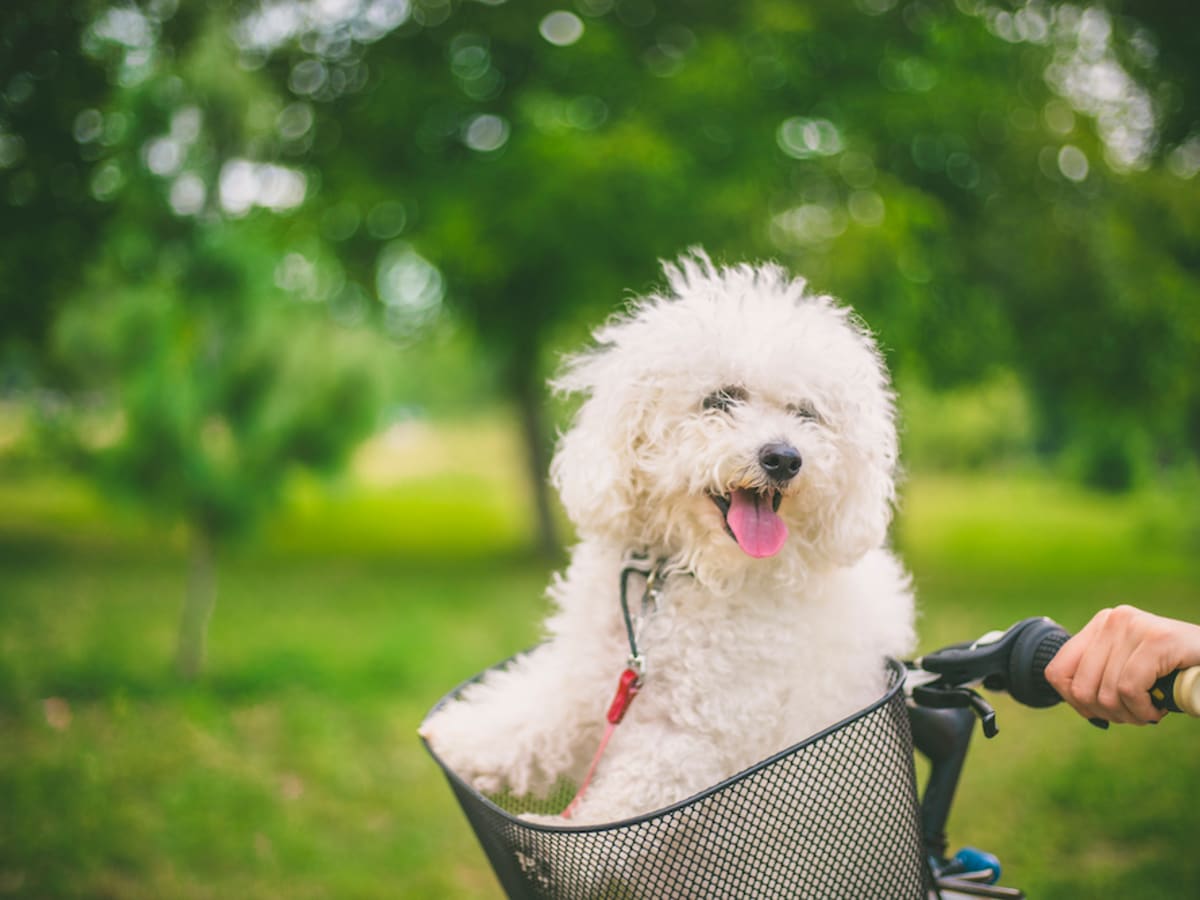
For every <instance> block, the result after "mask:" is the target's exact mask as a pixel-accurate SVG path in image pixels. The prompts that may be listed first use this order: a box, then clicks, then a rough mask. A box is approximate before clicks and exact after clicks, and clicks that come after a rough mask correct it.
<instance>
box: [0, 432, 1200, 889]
mask: <svg viewBox="0 0 1200 900" xmlns="http://www.w3.org/2000/svg"><path fill="white" fill-rule="evenodd" d="M484 431H485V433H486V434H485V438H486V439H488V440H498V441H499V443H498V444H497V447H501V446H504V447H508V446H510V445H509V444H507V443H505V441H506V440H507V438H504V439H500V438H495V437H494V434H495V433H496V432H495V429H493V430H492V431H488V429H484ZM487 434H491V435H493V436H492V437H486V435H487ZM445 437H446V435H445V434H444V433H442V432H438V433H437V434H435V435H425V437H424V438H422V441H421V442H418V443H417V444H411V443H410V444H409V445H405V446H403V447H402V450H403V453H398V456H400V457H401V458H403V459H404V460H408V462H406V463H405V464H404V465H397V466H394V467H392V468H391V469H389V470H388V471H387V472H386V473H385V474H383V475H381V474H380V472H379V469H378V466H377V465H376V464H377V462H378V460H375V461H371V460H367V461H365V462H364V461H361V460H360V466H359V470H360V471H366V470H369V471H370V472H372V473H373V474H372V481H373V484H374V485H375V487H374V488H373V489H370V490H368V489H367V487H365V486H363V484H362V482H361V480H360V479H347V480H346V481H345V482H344V483H343V484H341V485H340V486H338V487H336V488H335V489H333V490H321V489H318V488H316V487H315V486H313V485H306V484H300V485H298V486H297V488H296V492H295V496H294V498H293V502H292V503H291V505H290V506H289V508H288V510H287V511H286V512H285V513H284V515H282V516H281V517H280V519H279V520H277V521H276V522H274V523H272V524H271V525H270V526H269V527H267V528H265V529H264V530H263V531H262V532H261V533H259V534H258V535H256V537H255V539H254V540H253V541H252V542H251V543H250V544H249V545H248V546H245V547H242V548H239V549H237V550H236V551H233V552H228V553H226V554H224V556H223V558H222V560H221V566H220V575H219V586H220V599H219V601H218V607H217V611H216V615H215V618H214V620H213V623H212V629H211V635H210V647H211V649H210V659H209V668H208V674H207V676H206V677H205V678H204V679H203V680H202V681H201V682H200V683H198V684H195V685H187V684H184V683H181V682H179V681H178V680H176V679H175V678H174V677H173V676H172V675H171V674H170V666H169V661H170V657H171V652H172V648H173V641H174V628H175V619H176V615H177V612H178V607H179V600H180V595H181V591H182V584H183V554H182V549H181V546H182V541H181V536H180V535H178V534H176V533H174V532H172V531H170V530H165V531H163V530H157V529H154V528H152V527H149V526H147V525H145V524H142V523H141V522H140V521H139V520H137V519H136V518H134V517H133V516H132V515H131V514H128V513H122V512H119V511H114V510H113V509H112V508H110V507H109V506H108V505H106V504H104V503H102V502H100V501H99V500H98V499H96V498H95V497H94V496H92V495H91V494H90V493H89V492H88V491H87V490H86V489H84V488H83V487H82V486H80V485H78V484H76V483H74V482H72V481H70V480H69V479H66V478H64V477H62V476H56V475H54V476H52V475H41V476H36V477H35V476H33V475H30V474H28V473H26V474H24V475H22V476H21V477H20V478H19V479H18V478H16V477H14V476H4V475H3V474H2V473H0V897H2V896H26V897H72V896H88V897H94V896H106V897H184V898H187V897H239V898H243V897H244V898H255V897H285V896H286V897H337V898H341V897H405V898H410V897H411V898H439V900H440V898H489V897H498V896H499V892H498V889H497V888H496V887H495V884H494V881H493V880H492V877H491V875H490V871H489V869H488V867H487V864H486V862H485V860H484V858H483V855H482V853H481V852H480V851H479V850H478V848H477V847H476V845H475V843H474V840H473V838H472V837H471V835H470V832H469V829H468V827H467V824H466V822H465V820H464V819H463V818H462V816H461V814H460V813H459V812H458V810H457V807H456V806H455V804H454V801H453V798H452V796H451V794H450V792H449V789H448V788H447V787H446V785H445V784H444V783H443V782H442V780H441V777H440V775H439V773H438V771H437V769H436V767H435V766H434V765H433V763H432V762H431V761H430V760H429V759H428V758H427V757H426V756H425V754H424V752H423V751H422V749H421V747H420V745H419V743H418V741H417V740H416V737H415V729H416V726H417V724H418V722H419V721H420V719H421V717H422V716H423V714H424V712H425V711H426V710H427V709H428V708H429V706H430V705H431V704H432V703H433V702H434V701H435V700H436V699H437V698H438V697H439V696H440V695H441V694H442V693H444V692H445V691H446V690H448V689H449V688H450V687H452V686H453V685H454V684H456V683H457V682H458V681H459V680H461V679H462V678H464V677H466V676H468V675H470V674H472V673H474V672H475V671H477V670H479V669H480V668H482V667H483V666H485V665H487V664H488V663H490V662H493V661H495V660H496V659H499V658H501V657H503V656H505V655H507V654H509V653H511V652H513V651H514V650H517V649H519V648H521V647H523V646H526V645H528V644H529V643H530V642H532V641H533V640H535V639H536V636H537V622H538V619H539V618H540V616H541V614H542V612H543V611H544V603H543V600H542V599H541V596H542V590H543V587H544V585H545V581H546V578H547V576H548V569H547V568H546V567H545V566H543V565H542V564H539V563H537V562H536V561H531V560H529V559H527V558H525V557H523V556H522V555H521V548H522V547H523V546H525V544H526V543H527V541H528V537H529V533H530V532H529V529H530V521H529V514H528V510H527V508H526V506H525V505H524V500H523V495H522V494H521V482H520V479H519V478H517V477H516V476H515V475H514V474H513V473H514V472H515V471H517V468H516V463H515V457H514V456H513V455H512V454H511V453H509V455H508V456H507V457H506V456H504V453H500V452H498V454H497V455H498V457H499V458H501V459H503V460H506V462H505V463H504V465H501V466H498V467H497V468H496V469H495V470H494V471H491V472H489V473H487V474H486V475H482V476H480V475H473V476H472V477H470V478H462V477H458V472H461V471H467V470H466V469H461V468H460V467H461V466H463V465H464V463H463V461H462V460H460V459H458V458H456V457H455V455H454V453H455V451H454V450H453V446H454V445H456V443H457V442H456V441H453V440H451V441H449V443H448V444H446V443H445V441H444V439H445ZM439 441H442V444H439V443H438V442H439ZM431 446H432V447H435V448H437V447H439V446H440V450H438V452H436V453H434V454H432V456H427V457H426V458H425V459H424V460H423V461H422V462H421V464H420V466H419V467H417V468H418V469H419V471H416V470H414V469H413V467H412V466H413V464H412V462H411V459H412V458H416V459H421V456H420V454H421V453H422V452H427V451H428V450H429V448H430V447H431ZM431 459H435V460H436V464H432V463H431V462H430V460H431ZM406 466H408V468H406ZM456 470H457V471H456ZM421 472H427V474H424V475H422V474H421ZM1190 500H1191V505H1190V509H1192V510H1194V509H1196V508H1197V506H1198V505H1200V503H1197V498H1194V497H1193V498H1190ZM1196 521H1197V516H1196V515H1194V514H1193V513H1191V512H1190V511H1189V505H1188V503H1187V502H1184V501H1183V500H1173V499H1171V498H1169V497H1164V496H1162V495H1155V494H1142V495H1138V496H1134V497H1126V498H1117V499H1114V498H1103V497H1097V496H1094V495H1090V494H1086V493H1081V492H1079V491H1077V490H1074V489H1071V488H1067V487H1063V486H1061V485H1058V484H1056V483H1053V482H1050V481H1048V480H1045V479H1042V478H1038V477H1036V476H1022V477H1016V476H1007V477H990V478H989V477H979V478H972V479H958V478H934V477H929V476H923V477H914V479H913V480H912V482H911V483H910V484H909V485H908V486H907V489H906V501H905V507H904V514H903V517H902V519H901V523H900V527H899V529H898V541H899V544H900V546H901V547H902V549H903V552H904V555H905V557H906V559H907V560H908V561H909V563H910V565H911V567H912V568H913V570H914V574H915V576H916V579H917V584H918V589H919V595H920V598H921V607H922V609H923V618H922V621H921V634H922V647H923V648H925V649H930V648H932V647H935V646H937V645H938V644H940V643H944V642H948V641H951V640H958V639H962V638H964V637H970V636H974V635H975V634H977V633H979V632H981V631H983V630H986V629H989V628H993V627H997V626H1003V625H1006V624H1009V623H1010V622H1012V621H1015V620H1016V619H1018V618H1020V617H1023V616H1025V615H1033V614H1049V615H1052V616H1054V617H1055V618H1057V619H1058V620H1059V621H1061V622H1063V624H1065V625H1067V626H1068V627H1071V628H1077V627H1079V626H1080V625H1081V624H1082V623H1083V622H1084V621H1085V620H1086V618H1087V616H1088V615H1089V614H1090V612H1092V611H1094V610H1095V609H1096V608H1098V607H1099V606H1101V605H1106V604H1113V603H1117V602H1122V601H1130V602H1135V603H1139V604H1141V605H1144V606H1147V607H1150V608H1153V609H1156V610H1158V611H1161V612H1164V613H1167V614H1173V615H1179V616H1190V617H1193V618H1195V617H1196V614H1197V610H1198V609H1200V605H1198V603H1197V601H1198V600H1200V590H1198V588H1197V584H1198V580H1197V574H1198V573H1200V567H1198V566H1197V564H1196V559H1197V553H1196V550H1197V546H1196V541H1195V524H1196ZM997 705H998V707H999V714H1000V726H1001V734H1000V735H999V736H998V737H997V738H996V739H995V740H993V741H984V740H983V739H982V737H977V738H976V740H975V744H974V746H973V748H972V752H971V759H970V761H969V764H968V769H967V775H966V779H965V781H964V784H963V786H962V788H961V791H960V800H959V803H958V804H957V806H956V813H955V816H954V818H953V820H952V822H951V828H952V840H953V841H954V842H955V843H971V844H976V845H980V846H983V847H986V848H988V849H990V850H992V851H994V852H996V853H998V854H999V855H1000V856H1001V857H1002V859H1003V860H1004V862H1005V864H1006V877H1005V881H1008V882H1012V883H1014V884H1018V885H1020V886H1022V887H1024V888H1026V889H1027V890H1028V891H1029V892H1030V894H1031V896H1035V897H1054V898H1071V897H1101V896H1104V897H1109V896H1129V897H1139V898H1155V897H1161V898H1166V897H1179V896H1191V895H1194V894H1195V893H1196V892H1197V888H1198V887H1200V859H1197V857H1196V855H1195V854H1194V853H1191V852H1190V847H1191V843H1192V842H1191V839H1190V829H1191V828H1194V826H1195V821H1196V810H1197V809H1200V754H1197V753H1196V752H1195V748H1196V746H1197V741H1198V740H1200V731H1198V730H1197V728H1200V725H1198V724H1197V723H1195V722H1192V721H1190V720H1185V719H1181V718H1179V717H1169V718H1168V720H1167V721H1166V722H1165V723H1163V724H1161V725H1159V726H1157V727H1156V728H1153V729H1112V730H1111V731H1110V732H1107V733H1105V732H1100V731H1098V730H1096V729H1093V728H1091V727H1090V726H1088V725H1087V724H1086V723H1084V722H1082V720H1080V719H1078V718H1077V717H1075V716H1074V715H1073V714H1071V713H1070V712H1069V711H1067V710H1065V709H1062V708H1060V709H1055V710H1049V711H1029V710H1023V709H1015V708H1013V707H1012V705H1011V704H1009V703H1005V702H998V704H997Z"/></svg>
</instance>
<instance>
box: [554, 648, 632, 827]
mask: <svg viewBox="0 0 1200 900" xmlns="http://www.w3.org/2000/svg"><path fill="white" fill-rule="evenodd" d="M641 687H642V678H641V676H640V675H638V673H637V672H636V671H635V670H634V669H632V668H629V669H626V670H625V671H624V672H622V673H621V679H620V681H618V682H617V693H616V694H615V695H614V696H613V699H612V703H610V704H609V707H608V712H607V713H606V714H605V716H604V718H605V719H607V720H608V725H606V726H605V728H604V737H602V738H600V746H599V747H598V748H596V755H595V756H593V757H592V764H591V765H590V766H588V770H587V775H585V776H584V777H583V783H582V784H580V785H579V790H578V791H576V793H575V797H574V799H573V800H571V802H570V803H568V804H567V808H566V809H564V810H563V811H562V817H563V818H564V819H569V818H571V816H573V815H574V814H575V807H576V806H577V805H578V804H579V801H580V800H582V799H583V794H584V792H585V791H586V790H587V789H588V785H589V784H590V783H591V781H592V776H593V775H595V774H596V766H598V765H599V764H600V757H602V756H603V755H604V749H605V748H606V747H607V746H608V741H609V739H610V738H611V737H612V735H613V732H614V731H616V730H617V726H618V725H620V724H621V720H622V719H623V718H625V712H626V711H627V710H628V709H629V704H631V703H632V702H633V698H634V697H636V696H637V692H638V691H639V690H640V689H641Z"/></svg>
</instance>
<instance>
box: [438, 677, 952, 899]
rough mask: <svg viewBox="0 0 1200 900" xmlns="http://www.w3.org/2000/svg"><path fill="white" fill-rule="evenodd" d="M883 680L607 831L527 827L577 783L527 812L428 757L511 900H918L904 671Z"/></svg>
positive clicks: (923, 878)
mask: <svg viewBox="0 0 1200 900" xmlns="http://www.w3.org/2000/svg"><path fill="white" fill-rule="evenodd" d="M888 673H889V684H888V689H887V692H886V693H885V694H884V696H883V697H881V698H880V699H879V700H877V701H876V702H875V703H873V704H872V705H871V706H869V707H867V708H866V709H863V710H862V711H860V712H858V713H856V714H855V715H853V716H851V717H850V718H848V719H845V720H844V721H842V722H840V723H838V724H837V725H834V726H832V727H831V728H829V729H827V730H826V731H823V732H821V733H820V734H818V735H815V736H813V737H811V738H808V739H807V740H805V741H802V742H801V743H799V744H796V745H795V746H793V747H791V748H789V749H787V750H784V751H782V752H781V753H778V754H776V755H775V756H772V757H771V758H769V759H767V760H764V761H763V762H761V763H758V764H757V765H755V766H752V767H751V768H749V769H747V770H746V771H744V772H741V773H740V774H738V775H734V776H733V777H732V778H729V779H727V780H725V781H723V782H721V783H720V784H717V785H715V786H713V787H711V788H709V789H708V790H705V791H703V792H701V793H699V794H697V795H696V796H694V797H691V798H689V799H687V800H684V801H682V802H680V803H676V804H674V805H673V806H669V807H667V808H665V809H661V810H658V811H657V812H653V813H649V814H647V815H644V816H639V817H637V818H633V819H627V820H625V821H621V822H614V823H611V824H605V825H591V826H579V827H571V826H566V827H556V826H546V825H540V824H534V823H531V822H528V821H525V820H523V819H521V818H519V816H520V814H521V813H523V812H529V811H538V812H544V811H560V810H561V809H562V808H563V807H565V805H566V803H567V802H568V801H569V800H570V798H571V796H572V793H573V786H572V785H565V784H564V785H563V786H562V787H563V789H562V790H561V791H559V792H557V795H556V796H555V797H553V798H549V799H546V798H543V799H542V800H541V801H538V802H536V803H530V802H529V801H528V800H524V799H519V798H510V797H505V796H493V797H485V796H484V795H482V794H480V793H479V792H478V791H476V790H474V789H473V788H472V787H471V786H470V785H468V784H466V783H465V782H464V781H463V780H462V779H461V778H459V777H458V776H457V775H456V774H455V773H454V772H453V771H452V770H450V769H448V768H447V767H446V766H445V764H444V763H442V761H441V760H440V759H438V757H437V754H434V753H433V751H432V750H431V749H430V753H431V755H432V756H433V758H434V759H435V760H437V762H438V765H440V766H441V767H442V770H443V772H445V774H446V778H447V779H448V780H449V782H450V786H451V787H452V788H453V789H454V793H455V795H456V796H457V797H458V802H459V803H460V804H461V805H462V808H463V812H465V813H466V816H467V818H468V819H469V820H470V822H471V826H472V827H473V828H474V829H475V834H476V836H477V837H478V839H479V842H480V844H482V845H483V848H484V850H485V851H486V853H487V856H488V859H489V860H490V861H491V863H492V867H493V868H494V869H495V871H496V876H497V877H498V878H499V879H500V883H501V885H502V886H503V887H504V890H505V891H506V892H507V893H508V895H509V896H510V897H513V898H526V897H528V898H555V900H559V898H561V900H599V898H606V900H618V898H620V900H634V898H637V900H650V898H707V897H711V898H735V897H745V898H774V897H814V898H846V900H867V898H876V900H910V898H911V900H925V898H926V897H928V896H929V890H930V882H931V879H930V878H929V875H928V867H927V865H926V861H925V854H924V850H923V845H922V840H921V827H920V823H919V820H918V803H917V788H916V775H915V772H914V768H913V744H912V735H911V733H910V731H909V721H908V714H907V711H906V709H905V704H904V696H903V692H902V691H901V687H902V685H903V683H904V670H903V667H902V666H901V665H900V663H898V662H895V661H894V660H891V661H889V662H888ZM480 677H482V676H480ZM457 693H458V691H457V690H456V691H453V692H451V693H450V694H449V695H447V696H446V697H445V698H443V699H442V701H441V702H440V703H439V704H438V706H441V705H442V704H444V703H452V702H454V699H455V696H456V695H457ZM435 708H436V707H435ZM427 749H429V748H428V745H427Z"/></svg>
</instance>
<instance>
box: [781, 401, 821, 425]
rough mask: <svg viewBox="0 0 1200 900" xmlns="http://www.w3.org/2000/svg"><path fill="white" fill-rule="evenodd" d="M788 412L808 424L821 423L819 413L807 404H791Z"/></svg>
mask: <svg viewBox="0 0 1200 900" xmlns="http://www.w3.org/2000/svg"><path fill="white" fill-rule="evenodd" d="M787 411H788V412H790V413H791V414H792V415H793V416H795V417H796V418H797V419H803V420H804V421H806V422H820V421H821V417H820V416H819V415H817V411H816V410H815V409H813V408H812V406H810V405H809V404H807V403H789V404H788V408H787Z"/></svg>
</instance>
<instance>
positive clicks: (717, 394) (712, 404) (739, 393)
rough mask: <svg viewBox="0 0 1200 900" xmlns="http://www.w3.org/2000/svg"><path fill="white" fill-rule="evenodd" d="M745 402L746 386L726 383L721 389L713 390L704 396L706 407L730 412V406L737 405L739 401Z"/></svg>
mask: <svg viewBox="0 0 1200 900" xmlns="http://www.w3.org/2000/svg"><path fill="white" fill-rule="evenodd" d="M745 402H746V391H745V389H744V388H740V387H737V386H735V385H726V386H725V387H723V388H720V389H719V390H715V391H713V392H712V393H711V394H709V395H708V396H707V397H705V398H704V408H705V409H716V410H720V411H721V412H728V411H729V409H730V407H733V406H737V405H738V404H739V403H745Z"/></svg>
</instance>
